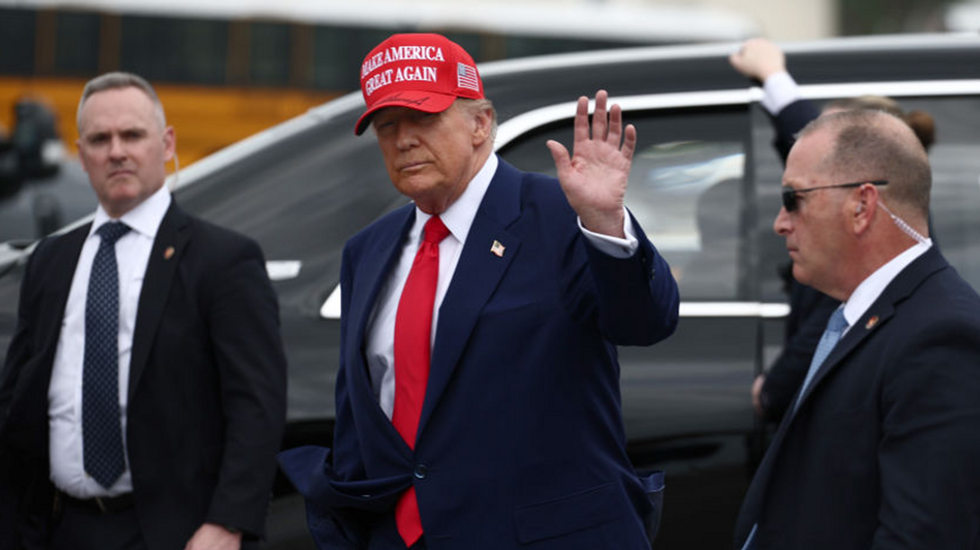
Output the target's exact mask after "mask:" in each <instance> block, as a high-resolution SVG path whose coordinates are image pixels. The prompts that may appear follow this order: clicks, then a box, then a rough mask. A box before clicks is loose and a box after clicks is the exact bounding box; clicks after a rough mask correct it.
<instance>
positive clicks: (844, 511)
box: [735, 247, 980, 550]
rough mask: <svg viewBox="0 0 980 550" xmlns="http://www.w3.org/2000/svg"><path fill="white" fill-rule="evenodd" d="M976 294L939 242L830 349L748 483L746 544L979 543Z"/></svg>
mask: <svg viewBox="0 0 980 550" xmlns="http://www.w3.org/2000/svg"><path fill="white" fill-rule="evenodd" d="M977 396H980V297H978V296H977V294H976V292H975V291H974V290H973V289H972V288H970V286H969V284H967V283H966V282H965V281H963V279H962V278H960V276H959V275H958V274H957V273H956V271H955V270H954V269H953V268H952V267H950V266H949V265H948V264H947V263H946V261H945V260H944V259H943V257H942V255H941V254H940V253H939V251H938V250H936V249H935V247H933V248H932V249H930V250H929V251H928V252H926V253H925V254H924V255H923V256H921V257H919V258H917V259H916V260H915V261H914V262H912V263H911V264H910V265H909V266H908V267H906V268H905V269H904V270H903V271H902V272H901V273H900V274H899V275H898V276H897V277H896V278H895V279H894V280H893V281H892V282H891V284H889V286H888V287H887V288H886V290H885V291H884V293H883V294H882V295H881V296H880V297H879V298H878V299H877V300H876V301H875V302H874V304H872V306H871V308H870V309H869V310H868V311H867V313H865V315H864V316H863V317H862V318H861V320H860V321H859V322H858V323H856V324H855V325H854V326H852V327H851V328H850V330H849V331H848V332H847V334H846V335H845V336H844V338H843V339H841V340H840V342H838V344H837V346H836V347H835V348H834V350H833V351H832V352H831V354H830V355H829V356H828V357H827V359H826V360H825V361H824V364H823V365H822V366H821V368H820V370H819V371H818V373H817V375H816V376H815V378H814V379H813V381H812V382H811V384H810V386H809V387H808V388H807V392H806V394H805V395H803V397H802V400H801V402H800V406H799V408H798V409H797V411H796V413H795V415H794V414H792V413H788V414H787V417H786V418H785V419H784V420H783V423H782V425H781V426H780V428H779V431H778V432H777V434H776V436H775V439H774V440H773V443H772V445H771V446H770V447H769V450H768V452H767V453H766V456H765V458H764V459H763V461H762V464H761V465H760V467H759V470H758V472H757V473H756V476H755V479H754V480H753V481H752V485H751V487H750V488H749V491H748V494H747V496H746V498H745V502H744V504H743V506H742V512H741V515H740V516H739V520H738V525H737V528H736V541H735V548H736V549H738V548H741V547H742V544H743V543H744V541H745V539H746V537H747V536H748V534H749V531H750V530H751V528H752V525H753V524H756V523H758V526H759V527H758V531H757V533H756V538H755V540H756V544H755V548H756V549H758V550H765V549H770V548H772V549H784V548H793V549H798V550H805V549H808V548H814V549H816V548H820V549H826V548H834V549H835V550H848V549H852V548H853V549H859V548H860V549H864V550H866V549H869V548H964V549H965V548H980V473H978V469H977V465H978V464H980V430H978V427H980V399H978V398H977Z"/></svg>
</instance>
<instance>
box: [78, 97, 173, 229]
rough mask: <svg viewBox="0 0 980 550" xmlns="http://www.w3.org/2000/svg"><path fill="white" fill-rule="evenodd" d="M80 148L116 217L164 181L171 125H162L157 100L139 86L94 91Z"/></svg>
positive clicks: (170, 148)
mask: <svg viewBox="0 0 980 550" xmlns="http://www.w3.org/2000/svg"><path fill="white" fill-rule="evenodd" d="M78 135H79V138H78V142H77V143H78V152H79V156H80V157H81V160H82V166H83V167H84V168H85V171H86V172H87V173H88V179H89V182H90V183H91V184H92V189H94V190H95V194H96V195H97V196H98V197H99V203H100V204H101V205H102V207H103V208H104V209H105V210H106V212H107V213H108V214H109V215H110V216H112V217H114V218H116V217H119V216H121V215H123V214H125V213H126V212H129V211H130V210H132V209H133V207H135V206H137V205H138V204H140V203H141V202H143V201H144V200H145V199H146V198H147V197H149V196H150V195H152V194H153V193H155V192H156V191H157V190H158V189H160V187H161V186H162V185H163V181H164V180H165V179H166V176H167V173H166V166H165V165H166V162H167V161H168V160H170V159H171V158H172V157H173V154H174V132H173V128H169V127H168V128H166V129H165V128H163V125H162V124H161V120H160V117H159V114H158V112H157V111H156V109H155V108H154V105H153V101H152V100H150V98H149V97H148V96H147V95H146V94H145V93H143V91H142V90H140V89H138V88H132V87H129V88H117V89H110V90H103V91H101V92H96V93H95V94H92V95H91V96H89V98H88V99H87V100H86V101H85V104H84V105H83V106H82V112H81V116H80V117H79V127H78Z"/></svg>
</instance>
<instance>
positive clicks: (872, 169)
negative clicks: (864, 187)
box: [800, 110, 932, 219]
mask: <svg viewBox="0 0 980 550" xmlns="http://www.w3.org/2000/svg"><path fill="white" fill-rule="evenodd" d="M821 130H825V131H830V132H832V134H831V135H832V136H833V140H834V141H833V144H834V145H833V150H832V151H831V152H830V154H829V155H828V156H827V157H826V158H824V160H823V162H824V166H826V168H827V169H828V170H829V171H830V172H831V173H833V174H835V175H836V176H837V177H840V178H843V179H845V180H847V181H872V180H878V179H885V180H888V187H886V188H885V189H883V190H882V192H881V193H882V196H884V197H890V198H891V200H894V201H895V202H896V204H900V205H903V206H904V207H905V208H907V209H909V210H911V211H914V212H915V213H916V214H917V215H920V216H922V219H926V218H927V217H928V213H929V193H930V190H931V188H932V169H931V167H930V165H929V157H928V155H927V154H926V150H925V148H924V147H923V146H922V142H921V141H920V140H919V139H918V137H917V136H916V135H915V133H914V132H913V131H912V129H911V128H910V127H909V126H908V125H907V124H906V123H905V122H904V121H903V120H902V119H900V118H898V117H896V116H894V115H891V114H889V113H886V112H884V111H875V110H855V111H842V112H838V113H833V114H828V115H823V116H821V117H819V118H817V119H816V120H814V121H812V122H810V124H808V125H807V126H806V127H805V128H804V129H803V131H802V132H800V139H802V138H804V137H806V136H808V135H811V134H813V133H816V132H817V131H821Z"/></svg>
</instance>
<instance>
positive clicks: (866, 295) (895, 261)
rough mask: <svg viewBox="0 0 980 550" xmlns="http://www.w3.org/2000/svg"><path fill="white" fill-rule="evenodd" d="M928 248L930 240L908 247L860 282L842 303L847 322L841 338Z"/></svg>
mask: <svg viewBox="0 0 980 550" xmlns="http://www.w3.org/2000/svg"><path fill="white" fill-rule="evenodd" d="M930 247H932V239H926V240H925V242H922V243H918V244H916V245H914V246H912V247H909V248H908V249H907V250H906V251H905V252H902V253H901V254H899V255H898V256H895V257H894V258H892V259H891V261H889V262H888V263H887V264H885V265H883V266H881V267H879V268H878V269H877V270H876V271H875V272H874V273H872V274H871V275H869V276H868V278H867V279H865V280H863V281H861V284H860V285H858V287H857V288H856V289H854V292H852V293H851V295H850V296H849V297H848V298H847V301H846V302H844V319H845V320H847V328H846V329H844V333H843V334H841V337H843V336H844V334H847V332H848V331H849V330H851V327H853V326H854V323H856V322H858V321H860V320H861V317H862V316H863V315H864V314H865V312H867V311H868V308H870V307H871V304H873V303H874V302H875V300H877V299H878V297H879V296H881V293H882V292H884V291H885V288H886V287H888V285H889V284H890V283H891V282H892V280H893V279H894V278H895V277H897V276H898V274H899V273H901V272H902V270H903V269H905V268H906V267H908V265H909V264H910V263H912V262H913V261H914V260H915V259H916V258H918V257H919V256H921V255H923V254H925V253H926V251H927V250H929V248H930Z"/></svg>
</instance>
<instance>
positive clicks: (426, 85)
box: [354, 34, 484, 135]
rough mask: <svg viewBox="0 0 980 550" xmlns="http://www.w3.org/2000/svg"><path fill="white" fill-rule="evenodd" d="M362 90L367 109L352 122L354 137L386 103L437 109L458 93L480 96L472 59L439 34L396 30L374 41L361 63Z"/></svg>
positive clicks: (424, 109)
mask: <svg viewBox="0 0 980 550" xmlns="http://www.w3.org/2000/svg"><path fill="white" fill-rule="evenodd" d="M361 93H362V94H364V102H365V103H366V104H367V111H365V112H364V114H363V115H361V118H359V119H358V120H357V125H355V126H354V133H355V134H357V135H361V134H362V133H364V129H365V128H367V125H368V123H370V122H371V115H373V114H374V113H375V112H377V111H378V110H380V109H384V108H385V107H408V108H409V109H416V110H419V111H424V112H426V113H441V112H443V111H445V110H446V109H448V108H449V106H450V105H452V104H453V101H456V98H457V97H465V98H468V99H483V97H484V96H483V81H482V80H480V73H479V72H478V71H477V69H476V63H474V62H473V58H472V57H470V54H468V53H466V50H464V49H463V48H462V47H460V45H459V44H456V43H455V42H453V41H451V40H449V39H448V38H446V37H445V36H441V35H438V34H396V35H392V36H391V37H389V38H388V39H387V40H385V41H384V42H382V43H381V44H378V45H377V47H375V48H374V49H373V50H371V53H369V54H368V55H367V57H365V58H364V63H363V64H362V65H361Z"/></svg>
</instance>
